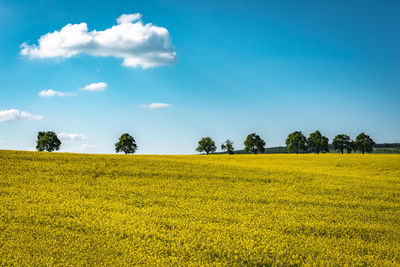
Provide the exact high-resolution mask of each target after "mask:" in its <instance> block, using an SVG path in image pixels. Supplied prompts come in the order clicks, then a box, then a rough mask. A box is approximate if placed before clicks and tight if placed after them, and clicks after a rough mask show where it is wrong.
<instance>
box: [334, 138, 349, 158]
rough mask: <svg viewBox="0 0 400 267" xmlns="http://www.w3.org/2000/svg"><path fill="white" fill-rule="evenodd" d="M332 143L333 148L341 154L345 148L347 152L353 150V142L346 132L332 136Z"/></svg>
mask: <svg viewBox="0 0 400 267" xmlns="http://www.w3.org/2000/svg"><path fill="white" fill-rule="evenodd" d="M332 145H333V146H334V148H335V150H337V151H339V152H340V153H342V154H343V152H344V151H345V150H346V151H347V152H348V153H351V151H352V150H353V143H352V141H351V140H350V137H349V136H348V135H346V134H338V135H336V136H335V138H333V141H332Z"/></svg>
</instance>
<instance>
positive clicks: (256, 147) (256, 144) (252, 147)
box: [244, 133, 265, 154]
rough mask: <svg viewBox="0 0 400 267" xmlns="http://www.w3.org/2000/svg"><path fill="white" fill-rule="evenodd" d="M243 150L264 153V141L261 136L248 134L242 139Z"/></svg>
mask: <svg viewBox="0 0 400 267" xmlns="http://www.w3.org/2000/svg"><path fill="white" fill-rule="evenodd" d="M244 151H246V152H250V151H251V152H253V153H254V154H257V153H258V152H261V153H264V151H265V142H264V140H262V139H261V137H260V136H259V135H257V134H255V133H252V134H249V135H248V136H247V138H246V140H245V141H244Z"/></svg>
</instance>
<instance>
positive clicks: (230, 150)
mask: <svg viewBox="0 0 400 267" xmlns="http://www.w3.org/2000/svg"><path fill="white" fill-rule="evenodd" d="M221 149H222V150H226V152H228V153H229V154H230V155H232V154H233V153H234V148H233V142H232V141H231V140H229V139H228V140H226V141H225V143H223V144H222V145H221Z"/></svg>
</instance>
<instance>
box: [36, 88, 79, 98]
mask: <svg viewBox="0 0 400 267" xmlns="http://www.w3.org/2000/svg"><path fill="white" fill-rule="evenodd" d="M72 95H73V93H70V92H59V91H55V90H53V89H48V90H43V91H40V92H39V96H41V97H54V96H61V97H64V96H72Z"/></svg>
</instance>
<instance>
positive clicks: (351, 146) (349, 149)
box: [346, 140, 357, 154]
mask: <svg viewBox="0 0 400 267" xmlns="http://www.w3.org/2000/svg"><path fill="white" fill-rule="evenodd" d="M356 150H357V149H356V144H355V142H354V141H353V140H350V142H349V143H348V144H347V147H346V152H347V153H349V154H350V153H351V152H352V151H356Z"/></svg>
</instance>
